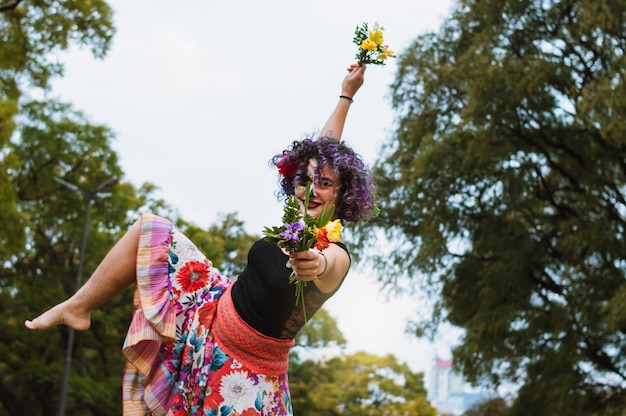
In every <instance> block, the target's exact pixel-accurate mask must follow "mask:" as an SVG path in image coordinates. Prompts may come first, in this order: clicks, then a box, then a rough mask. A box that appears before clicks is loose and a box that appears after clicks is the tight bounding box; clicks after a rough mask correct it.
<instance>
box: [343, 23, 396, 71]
mask: <svg viewBox="0 0 626 416" xmlns="http://www.w3.org/2000/svg"><path fill="white" fill-rule="evenodd" d="M383 30H385V28H384V27H382V26H379V25H378V23H376V24H374V28H373V29H372V30H369V29H368V26H367V23H363V24H362V25H361V27H359V26H357V27H356V30H355V32H354V39H353V42H354V43H356V44H357V45H359V51H358V52H357V54H356V59H357V61H358V62H359V65H360V66H363V65H366V64H373V65H381V66H382V65H385V61H386V60H387V58H395V57H396V55H395V54H394V52H393V51H391V50H390V49H389V47H388V46H387V45H383Z"/></svg>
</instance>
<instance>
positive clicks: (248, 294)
mask: <svg viewBox="0 0 626 416" xmlns="http://www.w3.org/2000/svg"><path fill="white" fill-rule="evenodd" d="M334 244H337V245H338V246H340V247H341V248H343V249H344V250H346V253H348V255H350V253H349V252H348V249H347V248H346V246H345V244H343V243H334ZM287 260H289V257H288V256H287V255H286V254H285V253H283V252H282V251H281V250H280V249H279V248H278V247H276V246H275V245H274V244H270V243H268V242H267V241H265V240H264V239H261V240H258V241H256V242H255V243H254V244H253V245H252V247H251V248H250V251H249V252H248V265H247V266H246V268H245V270H244V271H243V272H241V274H240V275H239V277H238V278H237V280H236V281H235V282H234V283H233V287H232V289H231V290H232V297H233V304H234V306H235V310H236V311H237V313H238V314H239V316H240V317H241V319H243V320H244V321H245V322H246V323H247V324H248V325H250V326H251V327H252V328H254V329H256V330H257V331H259V332H260V333H262V334H264V335H267V336H269V337H272V338H278V339H292V338H294V337H295V336H296V332H298V330H300V328H302V326H303V325H304V324H305V322H304V314H303V311H302V303H299V304H298V305H296V294H295V289H296V285H295V284H293V283H289V276H290V275H291V272H292V269H290V268H288V267H287ZM344 279H345V276H344ZM342 283H343V279H342V280H341V282H340V283H339V285H338V286H337V288H336V289H335V290H334V291H333V292H331V293H323V292H321V291H320V290H319V289H318V288H317V286H316V285H315V283H313V282H308V283H307V285H306V287H305V288H304V304H305V307H306V315H307V318H309V319H310V318H311V316H313V314H314V313H315V312H316V311H317V310H318V309H319V308H320V307H321V306H322V304H323V303H324V302H325V301H326V300H328V299H329V298H330V297H331V296H332V295H334V294H335V292H337V290H338V289H339V287H340V286H341V284H342Z"/></svg>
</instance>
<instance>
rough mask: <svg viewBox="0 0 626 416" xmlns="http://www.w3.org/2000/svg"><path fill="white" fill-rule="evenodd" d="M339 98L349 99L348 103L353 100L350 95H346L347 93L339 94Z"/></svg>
mask: <svg viewBox="0 0 626 416" xmlns="http://www.w3.org/2000/svg"><path fill="white" fill-rule="evenodd" d="M339 98H345V99H346V100H348V101H350V104H352V103H353V102H354V100H353V99H352V97H348V96H347V95H340V96H339Z"/></svg>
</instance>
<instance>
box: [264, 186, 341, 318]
mask: <svg viewBox="0 0 626 416" xmlns="http://www.w3.org/2000/svg"><path fill="white" fill-rule="evenodd" d="M312 180H313V178H312V175H309V181H308V182H307V184H306V187H305V195H306V196H305V200H304V212H303V213H301V212H300V204H299V203H298V199H297V198H296V197H295V195H291V196H290V197H289V199H288V200H287V202H286V204H285V209H284V211H283V217H282V221H283V224H282V225H279V226H274V227H265V230H264V231H263V234H264V235H265V239H266V240H267V241H268V242H270V243H272V244H275V245H276V246H278V247H279V248H281V249H282V250H284V251H285V252H287V253H295V252H298V251H306V250H308V249H310V248H311V247H313V246H315V248H316V249H318V250H320V251H322V250H324V249H326V248H328V246H329V245H330V243H331V242H336V241H339V238H340V236H341V227H342V226H341V221H340V220H334V221H331V218H332V217H333V214H334V213H335V206H334V205H331V206H330V208H328V207H327V206H324V207H323V209H322V212H321V214H320V215H319V217H317V218H313V217H312V216H311V215H309V214H308V213H307V211H306V207H308V205H309V198H310V194H311V184H312ZM287 267H291V264H290V263H289V262H288V263H287ZM289 283H295V285H296V305H297V304H298V303H300V302H301V303H302V312H303V313H304V320H305V322H306V321H307V317H306V308H305V305H304V288H305V286H306V282H305V281H304V280H300V279H298V276H296V274H295V272H292V273H291V276H289Z"/></svg>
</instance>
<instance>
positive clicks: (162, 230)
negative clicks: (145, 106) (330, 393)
mask: <svg viewBox="0 0 626 416" xmlns="http://www.w3.org/2000/svg"><path fill="white" fill-rule="evenodd" d="M230 288H231V281H230V280H229V279H227V278H225V277H223V276H221V275H220V273H219V271H218V270H217V269H216V268H214V267H213V266H212V264H211V262H210V261H209V260H208V259H206V258H205V257H204V255H203V254H202V253H200V252H199V251H198V249H197V247H196V246H195V245H194V244H193V243H192V242H191V241H189V240H188V239H187V238H186V237H185V236H184V235H183V234H181V233H180V232H179V231H178V230H177V229H176V228H175V227H174V226H173V225H172V224H171V223H170V222H169V221H168V220H166V219H164V218H161V217H157V216H154V215H151V214H144V215H142V218H141V234H140V241H139V249H138V253H137V287H136V289H135V299H134V302H135V311H134V314H133V319H132V322H131V325H130V328H129V330H128V334H127V336H126V340H125V342H124V347H123V348H122V352H123V353H124V356H125V357H126V360H127V361H126V367H125V369H124V380H123V387H122V391H123V407H124V415H142V416H143V415H146V414H153V415H211V416H213V415H215V416H218V415H224V416H226V415H228V416H238V415H291V414H292V410H291V399H290V396H289V386H288V383H287V365H288V357H289V349H290V348H291V346H293V340H289V341H283V340H277V339H274V338H269V337H266V336H264V335H262V334H260V333H258V332H257V331H255V330H254V329H253V328H251V327H249V326H248V325H247V324H246V323H245V322H243V321H242V320H241V318H239V316H238V315H237V314H236V312H235V309H234V306H233V304H232V298H231V295H230Z"/></svg>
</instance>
